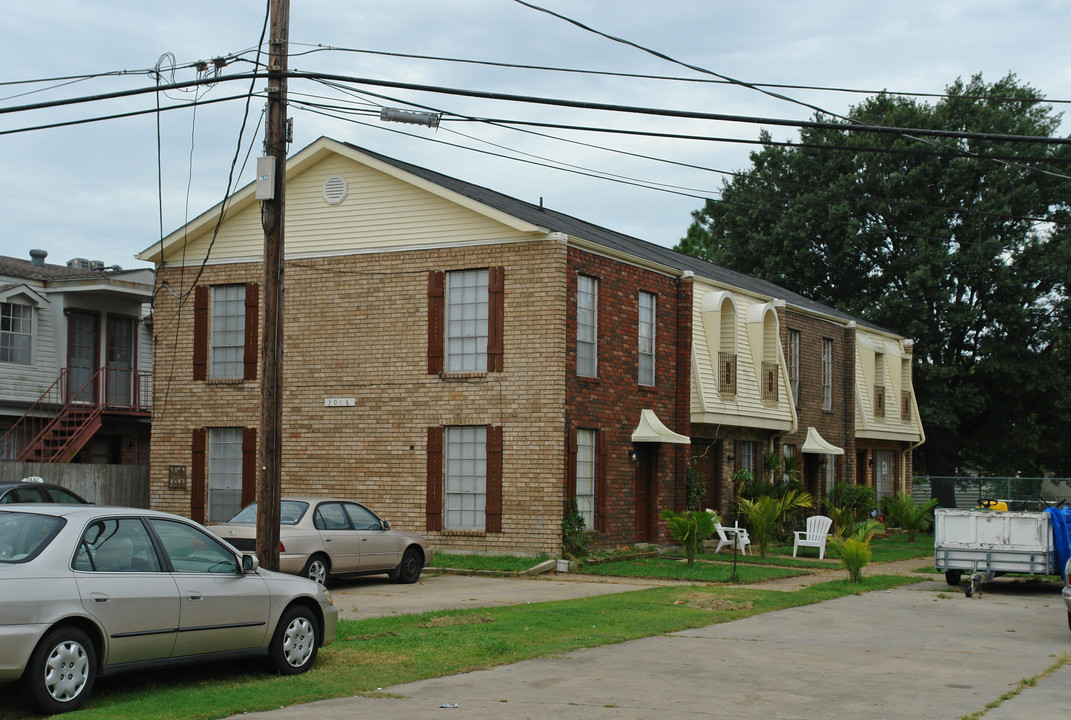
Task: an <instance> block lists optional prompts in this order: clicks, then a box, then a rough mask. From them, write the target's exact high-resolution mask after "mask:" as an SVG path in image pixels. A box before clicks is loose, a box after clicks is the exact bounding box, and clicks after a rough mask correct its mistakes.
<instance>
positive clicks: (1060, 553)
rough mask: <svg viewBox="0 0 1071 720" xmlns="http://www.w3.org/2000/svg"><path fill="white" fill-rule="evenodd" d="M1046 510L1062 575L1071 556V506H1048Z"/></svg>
mask: <svg viewBox="0 0 1071 720" xmlns="http://www.w3.org/2000/svg"><path fill="white" fill-rule="evenodd" d="M1045 512H1047V513H1049V516H1050V517H1049V521H1050V522H1051V524H1052V543H1053V546H1054V547H1055V548H1056V560H1057V563H1058V564H1059V567H1060V575H1061V576H1062V575H1063V574H1064V566H1065V565H1066V564H1067V559H1068V558H1069V557H1071V508H1048V509H1047V510H1045ZM1066 579H1067V578H1064V580H1066Z"/></svg>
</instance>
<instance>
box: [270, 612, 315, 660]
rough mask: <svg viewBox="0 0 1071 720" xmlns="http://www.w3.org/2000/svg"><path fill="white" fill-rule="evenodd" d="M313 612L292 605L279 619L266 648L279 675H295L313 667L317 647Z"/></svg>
mask: <svg viewBox="0 0 1071 720" xmlns="http://www.w3.org/2000/svg"><path fill="white" fill-rule="evenodd" d="M317 625H318V623H317V622H316V615H315V613H313V611H312V610H309V609H308V608H307V607H304V606H302V605H294V606H292V607H290V608H288V609H287V610H286V612H284V613H283V615H282V617H281V618H279V624H278V625H277V626H276V628H275V635H274V636H273V637H272V639H271V647H269V648H268V661H269V662H270V663H271V666H272V669H273V670H275V672H277V673H279V674H280V675H297V674H298V673H303V672H305V671H306V670H308V669H309V668H310V667H312V664H313V663H314V662H315V661H316V652H317V650H319V634H318V631H317Z"/></svg>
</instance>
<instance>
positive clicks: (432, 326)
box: [428, 266, 506, 375]
mask: <svg viewBox="0 0 1071 720" xmlns="http://www.w3.org/2000/svg"><path fill="white" fill-rule="evenodd" d="M458 272H459V273H461V272H464V273H468V274H470V275H471V274H473V273H474V272H475V271H458ZM447 274H448V273H446V272H444V271H441V270H433V271H431V272H429V273H428V374H429V375H438V374H440V373H442V372H443V371H444V369H445V361H446V345H447V344H448V340H449V339H448V337H447V335H448V327H447V320H446V315H447V306H446V304H447V284H448V281H447ZM481 274H482V273H481ZM486 275H487V308H486V309H487V328H486V342H487V350H486V358H484V357H480V358H477V359H476V360H473V359H472V358H471V351H470V357H468V358H465V359H461V360H459V359H458V358H457V357H455V356H453V355H452V356H451V357H452V358H453V359H452V360H451V363H455V362H459V363H460V364H461V366H462V368H461V369H459V368H458V367H452V368H451V370H452V371H453V372H466V371H472V370H473V369H478V370H480V371H482V370H484V369H485V368H486V371H487V372H502V368H503V365H504V360H503V359H504V355H505V353H504V345H505V343H504V340H503V334H504V331H503V328H504V322H503V318H504V315H505V277H506V271H505V268H503V267H500V266H496V267H491V268H488V269H487V272H486ZM480 283H481V284H480V287H481V288H482V280H481V281H480ZM482 334H483V331H482V330H481V331H480V335H481V337H482ZM466 365H471V366H473V367H469V368H468V370H465V369H463V368H464V366H466Z"/></svg>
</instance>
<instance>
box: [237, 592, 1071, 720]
mask: <svg viewBox="0 0 1071 720" xmlns="http://www.w3.org/2000/svg"><path fill="white" fill-rule="evenodd" d="M440 581H443V582H442V583H441V584H440ZM423 582H424V585H423V586H419V585H418V586H409V587H410V588H411V589H410V590H408V591H406V590H404V589H403V590H399V588H398V586H391V585H388V584H386V583H382V584H378V583H369V584H355V585H352V586H350V587H347V588H339V587H336V589H335V590H334V591H333V592H334V594H335V596H336V598H339V597H340V596H342V597H347V598H348V597H349V596H350V595H352V596H353V597H354V602H355V604H356V605H358V610H357V612H358V613H360V612H361V610H360V608H359V606H360V605H361V604H362V601H361V599H360V598H361V597H362V596H364V598H365V600H364V604H365V605H366V611H370V607H371V606H372V605H375V604H382V603H383V602H387V601H389V602H390V603H391V604H394V603H400V602H408V601H410V600H416V598H417V597H418V596H422V597H424V599H425V601H430V599H431V598H433V597H434V596H435V595H436V594H437V588H440V587H441V588H442V590H443V592H442V596H443V598H444V601H447V600H448V601H449V602H450V603H451V604H449V605H448V606H449V607H464V606H466V605H465V603H468V604H469V605H468V606H479V605H477V603H479V602H480V600H479V599H478V598H479V596H480V595H484V596H485V597H486V596H487V594H488V593H494V592H495V591H494V590H493V588H494V587H495V585H496V584H497V583H500V582H504V583H507V584H511V583H520V584H521V586H520V587H519V588H511V589H508V590H503V592H504V593H507V594H510V593H514V592H519V593H521V594H522V596H523V597H524V598H525V599H524V600H523V601H524V602H528V601H531V602H537V601H539V598H540V593H541V592H542V591H546V592H548V593H566V592H587V591H589V590H590V591H593V592H601V591H613V588H612V587H590V586H600V585H602V586H614V585H632V583H627V584H626V583H576V582H573V581H569V580H547V579H543V580H508V581H499V580H494V579H486V578H458V577H457V576H442V577H429V578H427V579H426V580H425V581H423ZM484 583H488V584H487V585H484ZM562 584H564V585H566V587H562V586H561V585H562ZM581 584H583V585H588V586H589V587H586V588H580V587H577V586H578V585H581ZM544 585H545V586H546V587H545V588H543V587H541V586H544ZM465 586H468V587H469V588H470V591H469V592H468V593H466V592H464V591H463V590H461V588H464V587H465ZM502 587H503V588H505V587H506V586H505V585H503V586H502ZM477 588H479V589H477ZM626 589H629V588H618V589H617V591H623V590H626ZM395 592H398V593H399V594H398V595H392V594H391V593H395ZM378 594H381V596H382V597H381V598H380V599H379V600H374V597H375V595H378ZM450 595H453V597H452V598H450V597H449V596H450ZM465 595H468V598H469V599H465V597H464V596H465ZM347 601H348V600H344V601H343V602H347ZM455 603H456V604H455ZM398 609H399V611H401V608H400V606H399V607H398ZM424 609H430V608H427V607H425V608H424ZM343 614H344V615H348V611H346V610H345V609H343ZM1068 652H1071V633H1069V632H1068V627H1067V615H1066V613H1065V611H1064V608H1063V605H1062V600H1061V599H1060V597H1059V587H1058V586H1057V585H1055V584H1052V583H1049V584H1027V583H1002V582H1001V581H999V580H998V581H997V582H996V583H993V584H992V585H990V586H988V587H987V589H986V591H985V592H984V593H983V594H982V596H981V597H975V598H970V599H968V598H966V597H965V596H964V595H963V593H962V588H960V589H959V591H956V590H954V589H951V588H948V587H946V586H945V585H944V583H943V582H941V581H934V580H929V581H924V582H921V583H919V584H917V585H913V586H909V587H906V588H900V589H896V590H891V591H887V592H873V593H867V594H864V595H859V596H854V597H845V598H840V599H838V600H833V601H829V602H825V603H820V604H817V605H810V606H806V607H801V608H795V609H790V610H783V611H780V612H775V613H766V614H763V615H758V616H755V617H752V618H747V619H744V620H738V621H735V622H731V623H724V624H720V625H712V626H709V627H705V628H699V629H695V630H687V631H683V632H679V633H674V634H672V635H666V636H660V637H651V638H645V639H641V640H635V641H631V642H627V643H622V644H620V645H612V646H607V647H601V648H592V649H588V650H580V651H576V652H572V653H568V654H567V655H564V656H561V657H553V658H543V659H539V660H531V661H526V662H521V663H516V664H514V665H508V666H502V667H498V668H494V669H492V670H487V671H480V672H473V673H467V674H464V675H457V676H450V677H444V678H437V679H433V680H425V681H421V682H416V683H410V684H407V685H401V686H395V687H390V688H384V690H385V691H387V692H390V693H392V694H397V695H401V696H403V697H402V698H359V697H357V698H344V699H338V700H329V701H324V702H316V703H310V704H308V705H300V706H294V707H288V708H284V709H281V710H278V711H273V712H270V713H250V714H246V715H243V716H242V717H244V718H262V720H282V719H283V718H287V719H289V718H294V719H295V720H303V719H304V718H310V719H312V718H316V720H336V719H338V720H341V719H342V718H346V719H349V718H352V717H362V716H367V717H376V718H379V719H380V720H419V719H420V718H444V717H445V718H448V717H451V716H452V715H457V716H463V717H465V718H466V719H467V720H482V719H486V720H490V719H492V718H494V719H496V720H497V719H498V718H504V717H509V718H551V717H553V718H563V719H565V720H569V719H573V718H575V719H576V720H591V719H594V720H601V719H603V718H606V719H611V718H612V719H614V720H617V719H636V720H640V719H647V718H652V717H660V718H693V717H711V718H719V720H724V719H728V720H759V719H760V718H761V719H762V720H769V719H773V720H789V719H794V718H799V719H801V720H802V719H810V718H820V717H825V718H847V717H866V718H870V719H872V720H877V719H880V718H897V719H904V718H919V719H920V720H922V719H925V720H931V719H933V718H949V719H954V718H959V717H961V716H962V715H965V714H968V713H972V712H975V711H978V710H982V709H984V708H985V705H986V704H987V703H989V702H991V701H994V700H997V699H998V698H999V697H1000V696H1001V695H1002V694H1004V693H1005V692H1007V691H1008V690H1011V689H1014V688H1015V687H1016V685H1017V684H1018V682H1019V680H1020V679H1022V678H1030V677H1033V676H1036V675H1038V674H1039V673H1042V672H1043V671H1045V670H1046V669H1047V668H1050V667H1051V666H1052V665H1053V664H1054V663H1055V662H1056V661H1057V660H1058V659H1059V658H1060V657H1061V656H1062V655H1063V654H1064V653H1068ZM1069 680H1071V667H1064V668H1063V669H1061V670H1059V671H1058V672H1056V673H1055V674H1054V675H1052V676H1051V677H1049V678H1046V679H1043V680H1041V681H1040V682H1039V683H1038V684H1037V685H1036V686H1035V687H1030V688H1027V689H1026V690H1025V691H1024V692H1023V693H1022V694H1020V695H1019V696H1017V697H1015V698H1013V699H1011V700H1009V701H1007V702H1005V703H1004V705H1002V706H1001V707H1000V708H997V709H995V710H990V711H989V712H988V713H987V714H986V716H985V720H1010V719H1011V718H1031V719H1032V718H1038V717H1057V716H1059V715H1060V714H1062V713H1063V712H1064V711H1065V708H1066V687H1067V682H1068V681H1069ZM453 703H456V704H457V707H456V708H453V707H451V708H444V707H442V706H443V705H444V704H453Z"/></svg>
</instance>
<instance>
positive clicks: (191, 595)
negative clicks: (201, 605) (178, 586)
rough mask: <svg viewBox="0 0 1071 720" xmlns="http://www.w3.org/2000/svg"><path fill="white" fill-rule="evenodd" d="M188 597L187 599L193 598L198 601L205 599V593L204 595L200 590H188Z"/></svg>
mask: <svg viewBox="0 0 1071 720" xmlns="http://www.w3.org/2000/svg"><path fill="white" fill-rule="evenodd" d="M186 599H187V600H192V601H194V602H197V601H198V600H203V599H204V595H202V594H201V593H199V592H188V593H186Z"/></svg>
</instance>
